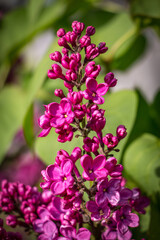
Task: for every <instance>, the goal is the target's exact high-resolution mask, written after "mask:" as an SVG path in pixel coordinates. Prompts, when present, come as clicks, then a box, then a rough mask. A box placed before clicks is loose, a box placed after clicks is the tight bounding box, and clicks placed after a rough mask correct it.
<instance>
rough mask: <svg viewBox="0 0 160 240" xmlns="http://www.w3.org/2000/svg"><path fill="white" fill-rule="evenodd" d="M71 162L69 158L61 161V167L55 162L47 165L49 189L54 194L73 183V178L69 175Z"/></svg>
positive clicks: (64, 189) (71, 166)
mask: <svg viewBox="0 0 160 240" xmlns="http://www.w3.org/2000/svg"><path fill="white" fill-rule="evenodd" d="M72 169H73V163H72V162H71V161H70V160H67V161H63V162H62V163H61V167H59V166H57V165H56V164H53V165H49V166H48V167H47V169H46V173H47V175H48V177H49V178H50V179H51V181H52V184H51V187H50V188H51V191H52V192H53V194H54V195H59V194H62V193H64V192H65V191H66V189H67V188H69V187H70V186H72V185H73V182H74V178H73V177H72V176H71V171H72Z"/></svg>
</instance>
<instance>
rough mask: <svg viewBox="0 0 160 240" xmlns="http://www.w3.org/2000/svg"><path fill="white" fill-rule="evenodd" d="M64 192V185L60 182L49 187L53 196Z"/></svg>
mask: <svg viewBox="0 0 160 240" xmlns="http://www.w3.org/2000/svg"><path fill="white" fill-rule="evenodd" d="M65 190H66V188H65V183H64V182H62V181H58V182H53V183H52V185H51V191H52V192H53V194H55V195H59V194H61V193H63V192H64V191H65Z"/></svg>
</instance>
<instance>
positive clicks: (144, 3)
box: [131, 0, 160, 18]
mask: <svg viewBox="0 0 160 240" xmlns="http://www.w3.org/2000/svg"><path fill="white" fill-rule="evenodd" d="M131 13H132V14H133V15H134V16H135V15H136V16H143V17H151V18H160V1H159V0H133V1H132V3H131Z"/></svg>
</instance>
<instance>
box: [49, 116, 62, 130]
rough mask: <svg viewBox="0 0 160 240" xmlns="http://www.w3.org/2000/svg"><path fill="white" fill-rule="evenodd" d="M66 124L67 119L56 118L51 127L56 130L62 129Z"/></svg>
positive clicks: (53, 119)
mask: <svg viewBox="0 0 160 240" xmlns="http://www.w3.org/2000/svg"><path fill="white" fill-rule="evenodd" d="M64 123H65V118H62V117H54V118H52V119H51V121H50V125H51V126H52V127H54V128H56V127H61V126H63V125H64Z"/></svg>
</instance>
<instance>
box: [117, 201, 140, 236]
mask: <svg viewBox="0 0 160 240" xmlns="http://www.w3.org/2000/svg"><path fill="white" fill-rule="evenodd" d="M113 219H114V220H115V221H116V222H117V229H118V231H119V233H120V234H121V235H122V236H123V235H124V234H126V233H128V238H126V239H130V238H129V236H130V235H131V233H130V230H129V228H128V227H133V228H134V227H138V225H139V217H138V215H137V214H135V213H132V212H131V207H130V206H128V205H126V206H124V207H121V208H120V209H118V210H117V211H115V212H114V213H113Z"/></svg>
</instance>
